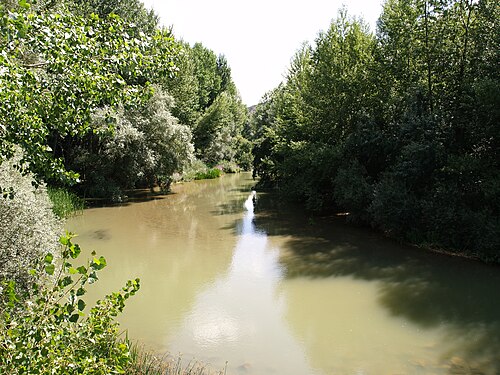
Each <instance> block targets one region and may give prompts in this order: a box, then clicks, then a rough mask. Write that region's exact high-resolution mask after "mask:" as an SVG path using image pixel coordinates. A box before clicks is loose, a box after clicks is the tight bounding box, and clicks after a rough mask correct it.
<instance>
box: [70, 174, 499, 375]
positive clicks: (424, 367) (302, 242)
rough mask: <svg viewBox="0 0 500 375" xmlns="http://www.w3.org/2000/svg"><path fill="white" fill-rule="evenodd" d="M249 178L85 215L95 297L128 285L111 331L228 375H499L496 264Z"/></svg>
mask: <svg viewBox="0 0 500 375" xmlns="http://www.w3.org/2000/svg"><path fill="white" fill-rule="evenodd" d="M253 184H254V182H253V181H252V179H251V177H250V175H248V174H240V175H227V176H224V177H223V178H221V179H217V180H211V181H196V182H192V183H186V184H183V185H177V186H175V187H174V189H173V190H174V191H173V194H170V195H167V196H163V197H158V198H155V199H151V200H143V201H141V202H134V203H129V204H127V205H123V206H119V207H107V208H96V209H89V210H85V212H84V215H83V216H79V217H76V218H73V219H71V220H70V222H69V223H68V229H70V230H72V231H74V232H78V233H79V234H80V236H79V237H78V242H79V243H80V245H82V246H83V247H84V248H85V249H88V250H89V251H90V250H96V251H97V252H98V254H102V255H104V256H105V257H106V258H107V260H108V264H109V267H108V268H107V269H105V270H104V271H102V276H101V280H100V282H99V283H97V284H96V287H95V288H93V289H95V290H94V292H93V295H94V296H102V295H104V294H105V293H109V292H111V291H113V290H116V289H118V288H120V287H121V286H122V285H123V284H124V282H125V281H126V280H127V279H129V278H133V277H140V278H141V290H140V292H139V293H138V294H137V295H136V296H134V297H133V298H132V299H131V300H129V302H128V304H127V307H126V309H125V312H124V314H123V316H122V317H121V318H120V322H121V324H122V327H123V328H125V329H127V330H128V332H129V336H130V337H131V338H133V339H138V340H141V341H142V342H144V343H145V344H146V345H148V346H149V347H150V348H153V349H155V350H158V351H169V352H171V353H173V354H177V353H182V355H183V357H184V358H186V359H187V360H189V359H191V358H197V359H199V360H203V361H205V362H208V363H210V364H211V365H212V368H214V369H221V368H223V367H224V365H225V362H226V361H228V374H259V375H266V374H280V375H281V374H283V375H293V374H297V375H305V374H318V375H323V374H480V373H483V374H500V355H499V353H500V298H499V297H500V268H498V267H490V266H485V265H482V264H477V263H473V262H467V261H463V260H460V259H454V258H449V257H445V256H439V255H433V254H432V255H431V254H426V253H423V252H422V251H418V250H416V249H413V248H408V247H402V246H398V245H396V244H394V243H393V242H391V241H388V240H385V239H382V238H380V237H379V236H378V235H377V234H374V233H371V232H369V231H367V230H361V229H356V228H352V227H349V226H346V225H344V224H343V223H342V221H341V220H339V219H338V218H319V219H318V218H315V219H311V218H308V217H307V215H306V214H304V212H302V211H300V210H294V209H293V208H290V207H286V206H283V205H280V204H278V203H277V202H276V199H275V198H274V197H272V196H270V195H266V194H260V193H258V194H257V195H256V196H254V195H253V194H252V193H251V186H252V185H253Z"/></svg>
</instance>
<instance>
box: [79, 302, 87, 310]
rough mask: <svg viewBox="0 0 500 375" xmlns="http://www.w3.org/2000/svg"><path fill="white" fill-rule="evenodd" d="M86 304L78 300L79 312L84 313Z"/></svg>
mask: <svg viewBox="0 0 500 375" xmlns="http://www.w3.org/2000/svg"><path fill="white" fill-rule="evenodd" d="M85 306H86V304H85V301H84V300H78V310H80V311H83V309H84V308H85Z"/></svg>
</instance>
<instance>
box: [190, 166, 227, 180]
mask: <svg viewBox="0 0 500 375" xmlns="http://www.w3.org/2000/svg"><path fill="white" fill-rule="evenodd" d="M221 175H222V171H221V170H220V169H219V168H212V169H209V170H208V171H207V172H200V173H197V174H196V176H195V178H194V179H195V180H209V179H214V178H218V177H220V176H221Z"/></svg>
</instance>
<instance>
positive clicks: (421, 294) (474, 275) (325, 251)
mask: <svg viewBox="0 0 500 375" xmlns="http://www.w3.org/2000/svg"><path fill="white" fill-rule="evenodd" d="M266 200H267V201H266ZM273 206H274V207H273ZM258 207H259V209H260V210H261V211H259V212H258V215H257V217H256V220H255V222H256V226H257V228H262V229H264V230H267V231H268V233H273V234H277V235H286V236H292V239H291V240H289V242H288V243H287V246H286V247H287V249H288V250H289V253H288V254H287V256H284V257H282V260H281V261H282V263H283V264H284V266H285V269H286V270H287V271H286V276H287V278H295V277H299V276H307V277H313V278H324V277H330V276H350V277H354V278H355V279H359V280H366V281H375V282H378V283H379V285H380V292H379V302H380V304H381V305H382V306H383V307H385V308H386V309H388V311H389V312H390V313H391V314H392V315H394V316H401V317H404V318H407V319H409V320H410V321H412V322H414V323H415V324H417V325H418V326H420V327H422V329H428V328H433V329H441V330H443V331H444V332H445V337H446V340H445V342H443V343H442V344H443V345H442V347H441V348H439V349H438V350H440V351H442V353H443V355H442V360H443V363H445V366H446V367H447V368H448V369H449V371H450V372H452V373H486V374H490V373H491V374H498V373H500V356H499V354H498V353H500V298H499V289H498V288H499V285H500V269H499V268H498V267H494V266H487V265H483V264H479V263H475V262H472V261H464V260H462V259H457V258H452V257H446V256H441V255H436V254H429V253H426V252H424V251H423V250H419V249H415V248H411V247H404V246H399V245H397V244H395V243H394V242H392V241H389V240H385V239H383V238H381V237H380V236H379V235H377V234H375V233H372V232H370V231H368V230H361V229H356V228H352V227H349V226H346V225H345V224H343V222H342V221H341V220H339V219H337V218H319V219H315V222H316V224H314V225H308V223H307V218H306V216H305V215H304V214H303V213H301V214H300V215H294V213H293V212H291V211H287V210H286V209H285V208H284V207H283V206H278V207H276V204H275V201H273V200H272V198H271V199H270V197H267V198H266V197H261V198H260V202H259V206H258ZM268 207H271V208H270V209H267V208H268ZM478 371H479V372H478ZM481 371H482V372H481Z"/></svg>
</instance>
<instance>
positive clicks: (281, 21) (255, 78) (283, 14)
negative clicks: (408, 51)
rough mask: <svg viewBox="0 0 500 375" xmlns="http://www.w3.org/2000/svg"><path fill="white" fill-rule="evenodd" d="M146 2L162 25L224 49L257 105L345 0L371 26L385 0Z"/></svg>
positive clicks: (241, 85)
mask: <svg viewBox="0 0 500 375" xmlns="http://www.w3.org/2000/svg"><path fill="white" fill-rule="evenodd" d="M143 1H144V4H145V5H146V8H153V9H154V10H155V11H156V13H158V14H159V15H160V18H161V23H162V24H163V25H165V26H170V25H173V27H174V34H175V36H176V37H177V38H179V39H183V40H184V41H186V42H188V43H190V44H191V45H192V44H194V43H196V42H201V43H203V45H204V46H205V47H207V48H210V49H212V50H213V51H214V52H215V53H216V54H217V55H219V54H224V55H225V56H226V57H227V60H228V62H229V65H230V67H231V73H232V77H233V80H234V82H235V83H236V86H237V87H238V89H239V91H240V94H241V96H242V98H243V102H244V103H245V104H247V105H253V104H257V103H258V102H259V100H260V98H261V97H262V95H264V94H265V93H266V92H267V91H269V90H271V89H273V88H274V87H276V86H277V85H278V84H279V83H280V82H281V81H282V80H283V76H284V74H285V73H286V70H287V68H288V66H289V63H290V59H291V58H292V56H293V55H294V54H295V51H297V50H298V49H299V47H300V46H301V44H302V43H303V42H305V41H308V42H313V41H314V39H315V38H316V36H317V34H318V32H319V31H320V30H326V29H327V28H328V26H329V25H330V21H331V20H332V19H333V18H335V17H336V16H337V12H338V9H339V8H340V7H341V6H342V5H343V4H345V5H346V6H347V8H348V12H349V14H350V15H356V16H362V17H363V18H364V19H365V21H366V22H368V24H369V25H370V27H371V28H372V30H375V24H376V21H377V18H378V16H379V15H380V13H381V10H382V0H351V1H346V0H344V1H343V0H330V1H328V0H308V1H296V0H292V1H286V0H253V1H245V2H242V1H237V0H143Z"/></svg>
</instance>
